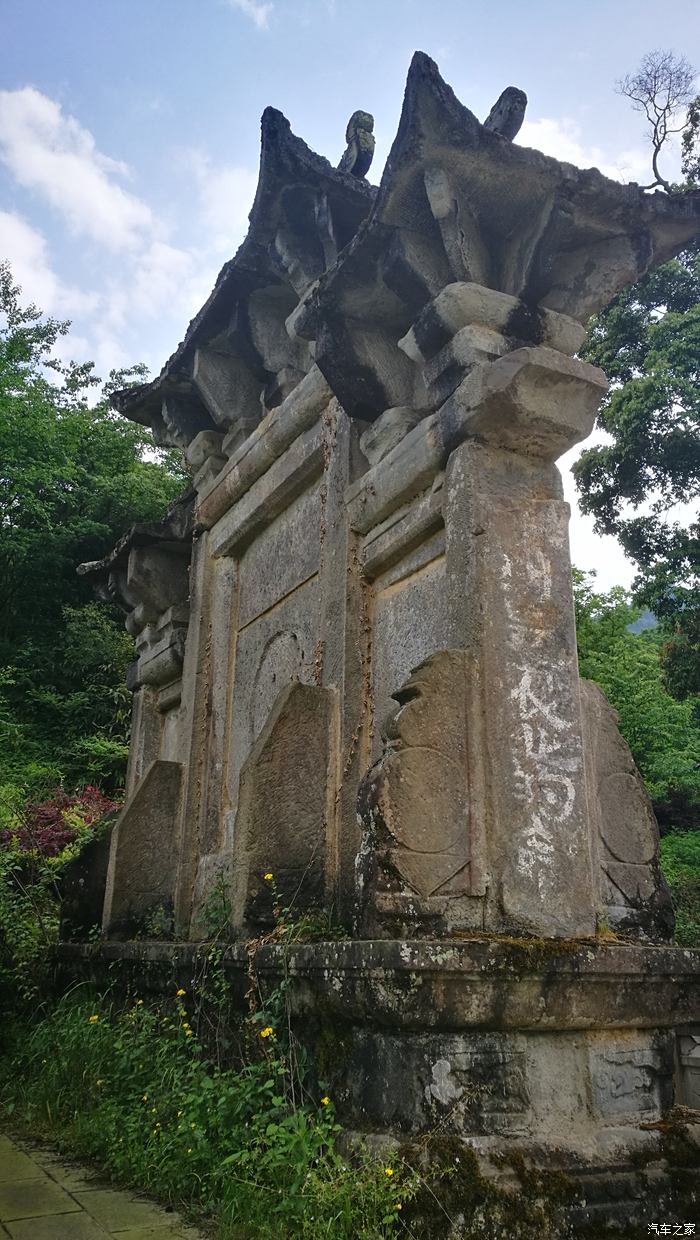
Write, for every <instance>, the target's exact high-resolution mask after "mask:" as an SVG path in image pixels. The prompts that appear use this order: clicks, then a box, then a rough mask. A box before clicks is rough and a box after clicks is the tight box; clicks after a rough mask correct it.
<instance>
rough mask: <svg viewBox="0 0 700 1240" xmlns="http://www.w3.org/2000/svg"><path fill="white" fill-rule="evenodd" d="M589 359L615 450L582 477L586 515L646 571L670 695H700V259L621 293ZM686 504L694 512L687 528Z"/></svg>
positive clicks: (687, 257) (588, 455)
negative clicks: (601, 381) (603, 384)
mask: <svg viewBox="0 0 700 1240" xmlns="http://www.w3.org/2000/svg"><path fill="white" fill-rule="evenodd" d="M583 356H584V357H585V358H586V359H587V360H588V361H590V362H593V363H594V364H595V365H597V366H601V367H602V368H603V370H605V372H606V373H607V375H608V376H609V378H610V380H611V390H610V392H609V394H608V396H607V397H606V399H605V401H604V402H603V405H602V408H601V410H600V413H599V416H598V426H599V428H600V429H602V430H603V431H605V432H606V435H607V438H606V442H604V443H603V444H600V445H597V446H595V447H592V448H587V449H585V450H584V452H583V453H582V454H581V456H580V457H579V459H578V461H577V462H576V464H575V466H574V476H575V478H576V483H577V486H578V489H579V492H580V496H581V500H580V502H581V508H582V510H583V511H584V512H587V513H590V514H592V515H593V516H594V518H595V527H596V530H597V532H598V533H601V534H613V535H615V536H616V537H617V538H618V539H619V541H620V543H621V544H622V546H623V548H624V550H625V552H626V553H627V555H628V556H629V557H630V559H631V560H632V561H633V562H634V563H635V564H636V566H637V568H638V570H639V572H638V576H637V578H636V580H635V583H634V593H635V599H636V600H637V601H638V602H640V603H643V604H645V605H647V606H649V607H650V608H651V609H652V611H654V613H655V614H656V615H657V616H658V617H659V618H660V620H661V621H662V623H663V625H664V630H665V635H666V638H667V641H666V645H665V646H664V647H663V648H662V651H661V656H662V660H663V662H664V667H665V671H666V675H667V683H668V686H669V688H670V689H671V690H672V691H673V692H674V693H676V694H677V695H678V696H684V695H685V694H687V693H697V692H700V524H699V523H698V518H697V507H696V505H697V501H698V498H699V497H700V248H698V247H696V248H695V249H694V250H690V251H688V252H687V253H686V254H683V255H681V257H680V258H679V259H678V260H676V261H674V262H672V263H668V264H667V265H666V266H665V267H661V268H660V269H659V270H658V271H656V272H653V273H652V274H650V275H648V276H646V277H644V279H643V280H641V281H640V282H639V283H638V284H636V285H635V286H634V287H632V288H629V289H626V290H625V291H624V292H623V293H620V294H619V295H618V296H617V297H616V298H615V299H614V300H613V301H612V302H611V304H610V305H609V306H608V307H607V309H606V310H603V311H602V312H601V313H600V314H599V315H597V316H596V317H595V318H594V319H593V320H592V321H591V325H590V327H589V332H588V338H587V342H586V345H585V347H584V350H583ZM679 504H682V505H684V506H685V508H684V509H683V510H681V511H682V512H685V513H687V512H688V508H687V506H688V505H689V504H690V505H694V506H695V507H694V508H693V509H691V515H690V516H687V515H685V516H679V515H677V514H678V510H677V509H676V506H677V505H679ZM674 509H676V512H675V513H674Z"/></svg>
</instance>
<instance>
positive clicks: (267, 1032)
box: [260, 1025, 275, 1038]
mask: <svg viewBox="0 0 700 1240" xmlns="http://www.w3.org/2000/svg"><path fill="white" fill-rule="evenodd" d="M274 1032H275V1031H274V1029H273V1028H272V1025H266V1026H265V1028H264V1029H261V1030H260V1037H261V1038H269V1037H270V1036H271V1034H273V1033H274Z"/></svg>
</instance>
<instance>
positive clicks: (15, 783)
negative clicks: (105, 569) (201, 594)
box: [0, 264, 184, 795]
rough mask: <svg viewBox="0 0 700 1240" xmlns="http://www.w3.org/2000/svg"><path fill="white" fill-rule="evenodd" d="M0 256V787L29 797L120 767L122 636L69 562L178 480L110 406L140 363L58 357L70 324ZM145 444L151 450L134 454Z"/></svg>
mask: <svg viewBox="0 0 700 1240" xmlns="http://www.w3.org/2000/svg"><path fill="white" fill-rule="evenodd" d="M19 295H20V290H19V289H18V288H17V287H16V286H15V285H14V284H13V281H12V276H11V272H10V269H9V266H8V265H7V264H0V592H1V594H2V599H3V608H2V614H1V615H0V786H1V785H4V786H5V789H6V795H9V790H10V789H14V790H15V792H16V790H17V789H18V788H21V789H22V790H23V791H24V792H26V793H28V794H29V793H31V794H33V795H38V794H40V793H41V792H42V791H44V790H45V788H46V787H47V786H49V785H50V784H52V783H54V784H55V783H56V782H57V781H58V780H60V779H65V780H66V781H67V782H68V783H69V784H71V783H72V784H76V783H80V782H84V781H85V780H92V781H95V780H98V781H102V782H103V783H104V784H106V785H107V786H109V787H114V786H115V784H117V783H118V782H119V780H120V778H121V777H122V775H123V769H124V758H125V753H126V748H125V742H126V729H127V720H128V701H127V699H128V695H127V692H126V688H125V686H124V675H123V673H124V667H125V665H126V663H127V662H128V661H129V659H130V658H131V657H132V655H131V650H132V646H131V642H130V640H129V639H128V638H127V636H126V634H125V633H124V631H123V627H122V622H121V619H120V618H119V617H118V616H117V615H116V614H110V612H109V611H108V610H106V609H104V608H102V607H98V606H97V605H95V604H94V603H93V601H92V598H91V592H90V587H89V585H88V584H87V583H86V582H85V581H84V580H81V579H80V578H79V577H78V576H77V574H76V571H75V570H76V566H77V565H78V564H79V563H80V562H81V561H83V560H92V559H98V558H100V557H101V556H103V555H104V554H105V553H106V552H107V551H108V550H109V548H110V547H111V545H112V544H113V543H114V542H115V541H116V539H117V538H118V537H119V536H120V535H121V534H122V533H123V532H124V531H125V529H127V528H128V526H129V525H131V524H132V523H133V522H134V521H140V520H149V519H153V518H157V517H159V516H161V515H162V514H163V512H164V511H165V509H166V508H167V505H168V503H169V502H170V501H171V500H172V499H173V498H174V496H175V495H176V494H177V492H178V491H179V490H181V489H182V485H183V476H184V475H183V474H182V471H181V469H180V467H179V465H178V462H177V460H176V458H175V457H174V456H173V455H172V454H167V453H160V455H157V454H155V453H154V452H153V450H152V445H151V444H150V442H149V441H148V439H147V436H146V433H145V431H144V430H143V428H142V427H140V426H136V425H134V424H132V423H130V422H127V421H126V420H125V419H124V418H121V417H119V416H118V415H117V414H115V413H114V412H113V411H112V410H111V408H110V407H109V404H108V400H107V397H108V395H109V392H110V391H111V390H113V389H114V388H115V387H123V386H124V385H125V383H128V382H129V381H132V382H133V381H135V380H136V381H141V380H142V379H143V377H144V375H145V373H146V372H145V368H144V367H143V366H134V367H132V368H131V369H130V370H128V371H122V372H116V371H113V372H112V373H111V374H110V377H109V381H108V382H107V383H106V384H105V385H104V386H102V385H101V383H100V380H99V379H98V378H97V376H96V375H95V374H94V371H93V367H92V364H91V363H87V364H81V365H78V364H77V363H74V362H69V363H67V364H64V363H62V362H60V361H58V360H57V359H56V355H55V346H56V344H57V342H59V340H60V338H62V337H65V336H66V335H67V333H68V327H69V325H68V324H67V323H63V322H59V321H57V320H55V319H51V318H47V317H45V316H43V315H42V314H41V312H40V311H39V310H37V308H36V307H35V306H28V307H23V306H22V305H21V303H20V299H19ZM147 449H148V450H150V451H149V455H150V459H147V458H146V456H145V453H146V450H147Z"/></svg>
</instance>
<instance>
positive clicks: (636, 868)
mask: <svg viewBox="0 0 700 1240" xmlns="http://www.w3.org/2000/svg"><path fill="white" fill-rule="evenodd" d="M581 708H582V714H583V725H584V733H583V736H584V753H585V758H586V783H587V791H588V804H589V812H590V814H591V830H592V843H593V845H594V857H595V858H596V859H597V865H598V866H599V879H598V881H599V893H600V894H599V899H600V902H601V915H602V916H603V917H604V918H605V919H606V920H607V921H608V922H609V924H610V925H611V926H613V927H614V928H615V929H619V930H622V931H628V932H629V931H633V932H637V933H640V932H641V933H642V934H644V935H645V936H648V937H650V938H652V939H662V940H663V939H670V938H671V937H672V935H673V925H674V918H673V910H672V907H671V897H670V894H669V890H668V887H667V885H666V881H665V879H664V877H663V875H662V873H661V870H660V867H659V828H658V826H657V823H656V819H655V817H654V811H653V809H652V806H651V801H650V800H649V794H648V792H647V790H646V788H645V787H644V781H643V780H642V777H641V775H640V774H639V771H638V770H637V768H636V766H635V764H634V759H633V758H632V754H631V753H630V749H629V746H628V745H627V743H626V742H625V741H624V740H623V738H622V736H621V735H620V732H619V729H618V726H617V724H618V715H617V712H616V711H615V710H613V708H612V706H611V705H610V703H609V702H608V700H607V698H606V696H605V694H604V693H603V691H602V689H600V688H599V686H598V685H596V684H594V683H593V681H591V680H582V681H581ZM596 828H597V830H596Z"/></svg>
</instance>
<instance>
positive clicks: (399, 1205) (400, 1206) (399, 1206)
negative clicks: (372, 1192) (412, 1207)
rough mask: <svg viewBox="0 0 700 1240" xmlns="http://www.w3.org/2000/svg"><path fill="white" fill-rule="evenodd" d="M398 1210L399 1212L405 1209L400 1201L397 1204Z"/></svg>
mask: <svg viewBox="0 0 700 1240" xmlns="http://www.w3.org/2000/svg"><path fill="white" fill-rule="evenodd" d="M396 1209H397V1210H402V1209H403V1206H402V1205H401V1202H400V1201H397V1203H396Z"/></svg>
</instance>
